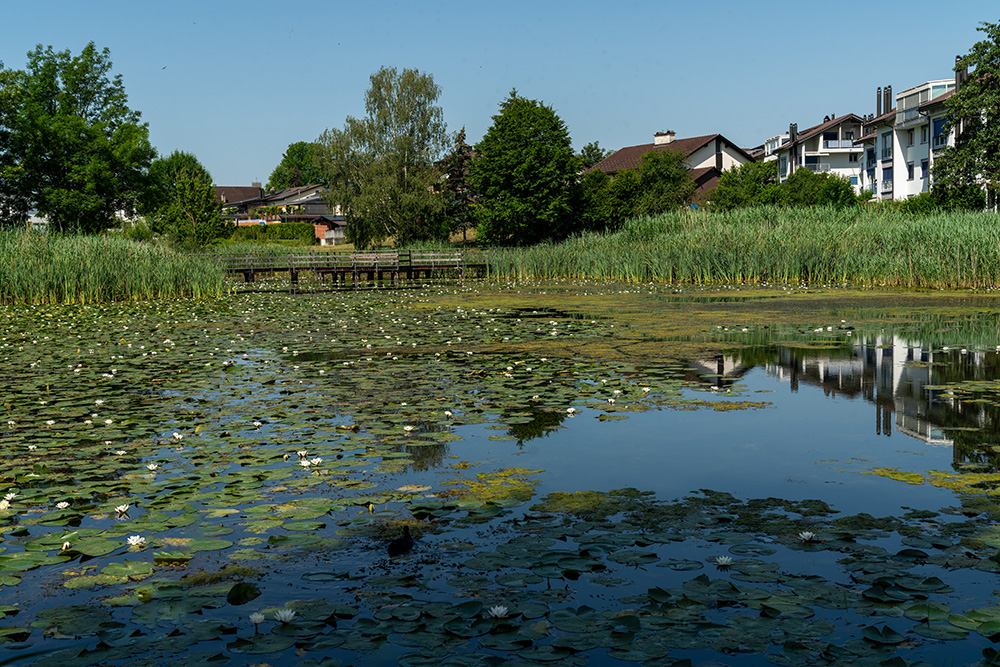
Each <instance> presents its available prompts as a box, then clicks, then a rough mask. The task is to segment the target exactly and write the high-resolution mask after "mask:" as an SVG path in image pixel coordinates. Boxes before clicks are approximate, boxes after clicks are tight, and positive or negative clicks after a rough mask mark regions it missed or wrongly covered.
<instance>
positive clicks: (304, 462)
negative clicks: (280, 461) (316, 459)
mask: <svg viewBox="0 0 1000 667" xmlns="http://www.w3.org/2000/svg"><path fill="white" fill-rule="evenodd" d="M299 465H300V466H302V467H303V468H308V467H309V466H311V465H312V461H310V460H309V459H303V460H301V461H299Z"/></svg>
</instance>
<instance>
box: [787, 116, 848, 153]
mask: <svg viewBox="0 0 1000 667" xmlns="http://www.w3.org/2000/svg"><path fill="white" fill-rule="evenodd" d="M864 120H865V119H864V118H862V117H861V116H858V115H857V114H853V113H849V114H846V115H844V116H838V117H836V118H831V119H830V120H825V121H823V122H822V123H820V124H819V125H813V126H812V127H807V128H806V129H804V130H802V131H801V132H799V133H798V136H797V137H795V142H794V143H796V144H801V143H802V142H803V141H805V140H806V139H812V138H813V137H815V136H816V135H817V134H819V133H820V132H825V131H826V130H829V129H830V128H831V127H836V126H837V125H840V124H841V123H843V122H844V121H851V122H854V123H863V122H864ZM791 145H792V142H788V143H786V144H782V145H781V146H780V147H779V148H778V150H781V149H782V148H785V147H786V146H791Z"/></svg>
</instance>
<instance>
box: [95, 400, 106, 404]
mask: <svg viewBox="0 0 1000 667" xmlns="http://www.w3.org/2000/svg"><path fill="white" fill-rule="evenodd" d="M94 405H104V401H102V400H101V399H97V400H96V401H94Z"/></svg>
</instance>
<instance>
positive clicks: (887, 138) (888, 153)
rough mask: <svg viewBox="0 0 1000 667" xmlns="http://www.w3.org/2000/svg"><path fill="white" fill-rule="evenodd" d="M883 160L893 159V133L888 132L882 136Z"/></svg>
mask: <svg viewBox="0 0 1000 667" xmlns="http://www.w3.org/2000/svg"><path fill="white" fill-rule="evenodd" d="M882 159H883V160H891V159H892V132H886V133H885V134H883V135H882Z"/></svg>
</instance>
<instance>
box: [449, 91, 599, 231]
mask: <svg viewBox="0 0 1000 667" xmlns="http://www.w3.org/2000/svg"><path fill="white" fill-rule="evenodd" d="M475 150H476V159H475V160H474V161H473V163H472V169H471V171H470V174H469V180H470V182H471V183H472V187H473V188H474V189H475V191H476V192H477V193H478V200H477V203H476V209H475V210H476V220H477V221H478V223H479V225H478V232H477V233H478V236H477V240H480V241H483V242H484V243H488V244H504V245H529V244H532V243H537V242H538V241H542V240H545V239H558V238H563V237H565V236H567V235H569V234H570V233H572V232H573V231H575V229H576V225H575V224H574V223H575V222H576V221H575V220H574V217H575V212H576V211H575V206H576V204H577V201H578V192H579V184H578V182H577V177H576V174H577V172H578V171H579V170H580V161H579V159H578V158H577V157H576V155H575V154H574V153H573V147H572V145H571V142H570V136H569V131H568V130H567V129H566V124H565V123H564V122H563V121H562V119H561V118H559V116H558V115H556V112H555V111H553V110H552V108H551V107H549V106H546V105H545V104H542V103H541V102H539V101H537V100H529V99H526V98H523V97H520V96H519V95H518V94H517V91H511V93H510V96H509V97H508V98H507V99H506V100H504V101H503V102H502V103H501V104H500V113H498V114H497V115H495V116H493V124H492V125H491V126H490V127H489V129H488V130H487V131H486V135H485V136H484V137H483V138H482V140H481V141H480V142H479V143H478V144H476V148H475Z"/></svg>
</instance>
